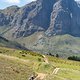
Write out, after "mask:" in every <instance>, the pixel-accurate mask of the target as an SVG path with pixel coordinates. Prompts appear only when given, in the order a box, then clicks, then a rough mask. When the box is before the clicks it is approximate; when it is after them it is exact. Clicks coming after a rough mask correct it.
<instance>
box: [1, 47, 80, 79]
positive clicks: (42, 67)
mask: <svg viewBox="0 0 80 80" xmlns="http://www.w3.org/2000/svg"><path fill="white" fill-rule="evenodd" d="M0 65H1V66H0V79H1V80H14V79H15V80H28V79H30V78H31V76H33V77H34V78H35V80H80V75H79V74H80V62H75V61H69V60H63V59H60V58H56V57H52V56H48V55H42V54H39V53H36V52H32V51H24V50H15V49H9V48H2V47H0Z"/></svg>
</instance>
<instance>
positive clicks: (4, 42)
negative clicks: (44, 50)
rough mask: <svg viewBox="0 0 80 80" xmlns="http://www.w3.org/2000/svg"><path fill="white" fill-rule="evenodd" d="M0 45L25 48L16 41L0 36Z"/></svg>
mask: <svg viewBox="0 0 80 80" xmlns="http://www.w3.org/2000/svg"><path fill="white" fill-rule="evenodd" d="M0 47H9V48H16V49H26V48H25V47H23V46H21V45H20V44H19V43H17V42H13V41H9V40H7V39H5V38H3V37H1V36H0Z"/></svg>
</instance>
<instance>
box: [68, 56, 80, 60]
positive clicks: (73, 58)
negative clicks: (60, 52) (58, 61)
mask: <svg viewBox="0 0 80 80" xmlns="http://www.w3.org/2000/svg"><path fill="white" fill-rule="evenodd" d="M68 59H69V60H74V61H80V57H78V56H70V57H68Z"/></svg>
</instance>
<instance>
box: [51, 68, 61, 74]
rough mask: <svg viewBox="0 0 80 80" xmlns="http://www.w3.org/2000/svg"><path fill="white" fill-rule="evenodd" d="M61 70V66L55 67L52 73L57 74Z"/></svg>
mask: <svg viewBox="0 0 80 80" xmlns="http://www.w3.org/2000/svg"><path fill="white" fill-rule="evenodd" d="M59 70H60V68H56V69H54V71H53V72H52V75H53V74H57V73H58V71H59Z"/></svg>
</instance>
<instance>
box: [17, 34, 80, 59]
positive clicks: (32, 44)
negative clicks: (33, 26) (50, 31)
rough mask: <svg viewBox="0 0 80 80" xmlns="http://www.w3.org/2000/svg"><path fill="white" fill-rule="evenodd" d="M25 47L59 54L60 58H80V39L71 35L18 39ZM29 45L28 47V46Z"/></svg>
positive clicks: (35, 35)
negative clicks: (74, 56)
mask: <svg viewBox="0 0 80 80" xmlns="http://www.w3.org/2000/svg"><path fill="white" fill-rule="evenodd" d="M16 41H18V42H19V43H20V44H22V45H23V44H25V47H27V48H29V49H31V50H33V51H39V52H41V53H45V54H49V53H51V54H53V55H56V54H59V56H60V57H63V58H67V57H68V56H72V55H77V56H80V38H79V37H73V36H71V35H57V36H53V37H46V36H45V35H44V34H43V33H35V34H33V35H31V36H29V37H24V38H18V39H16ZM27 45H28V46H27Z"/></svg>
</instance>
